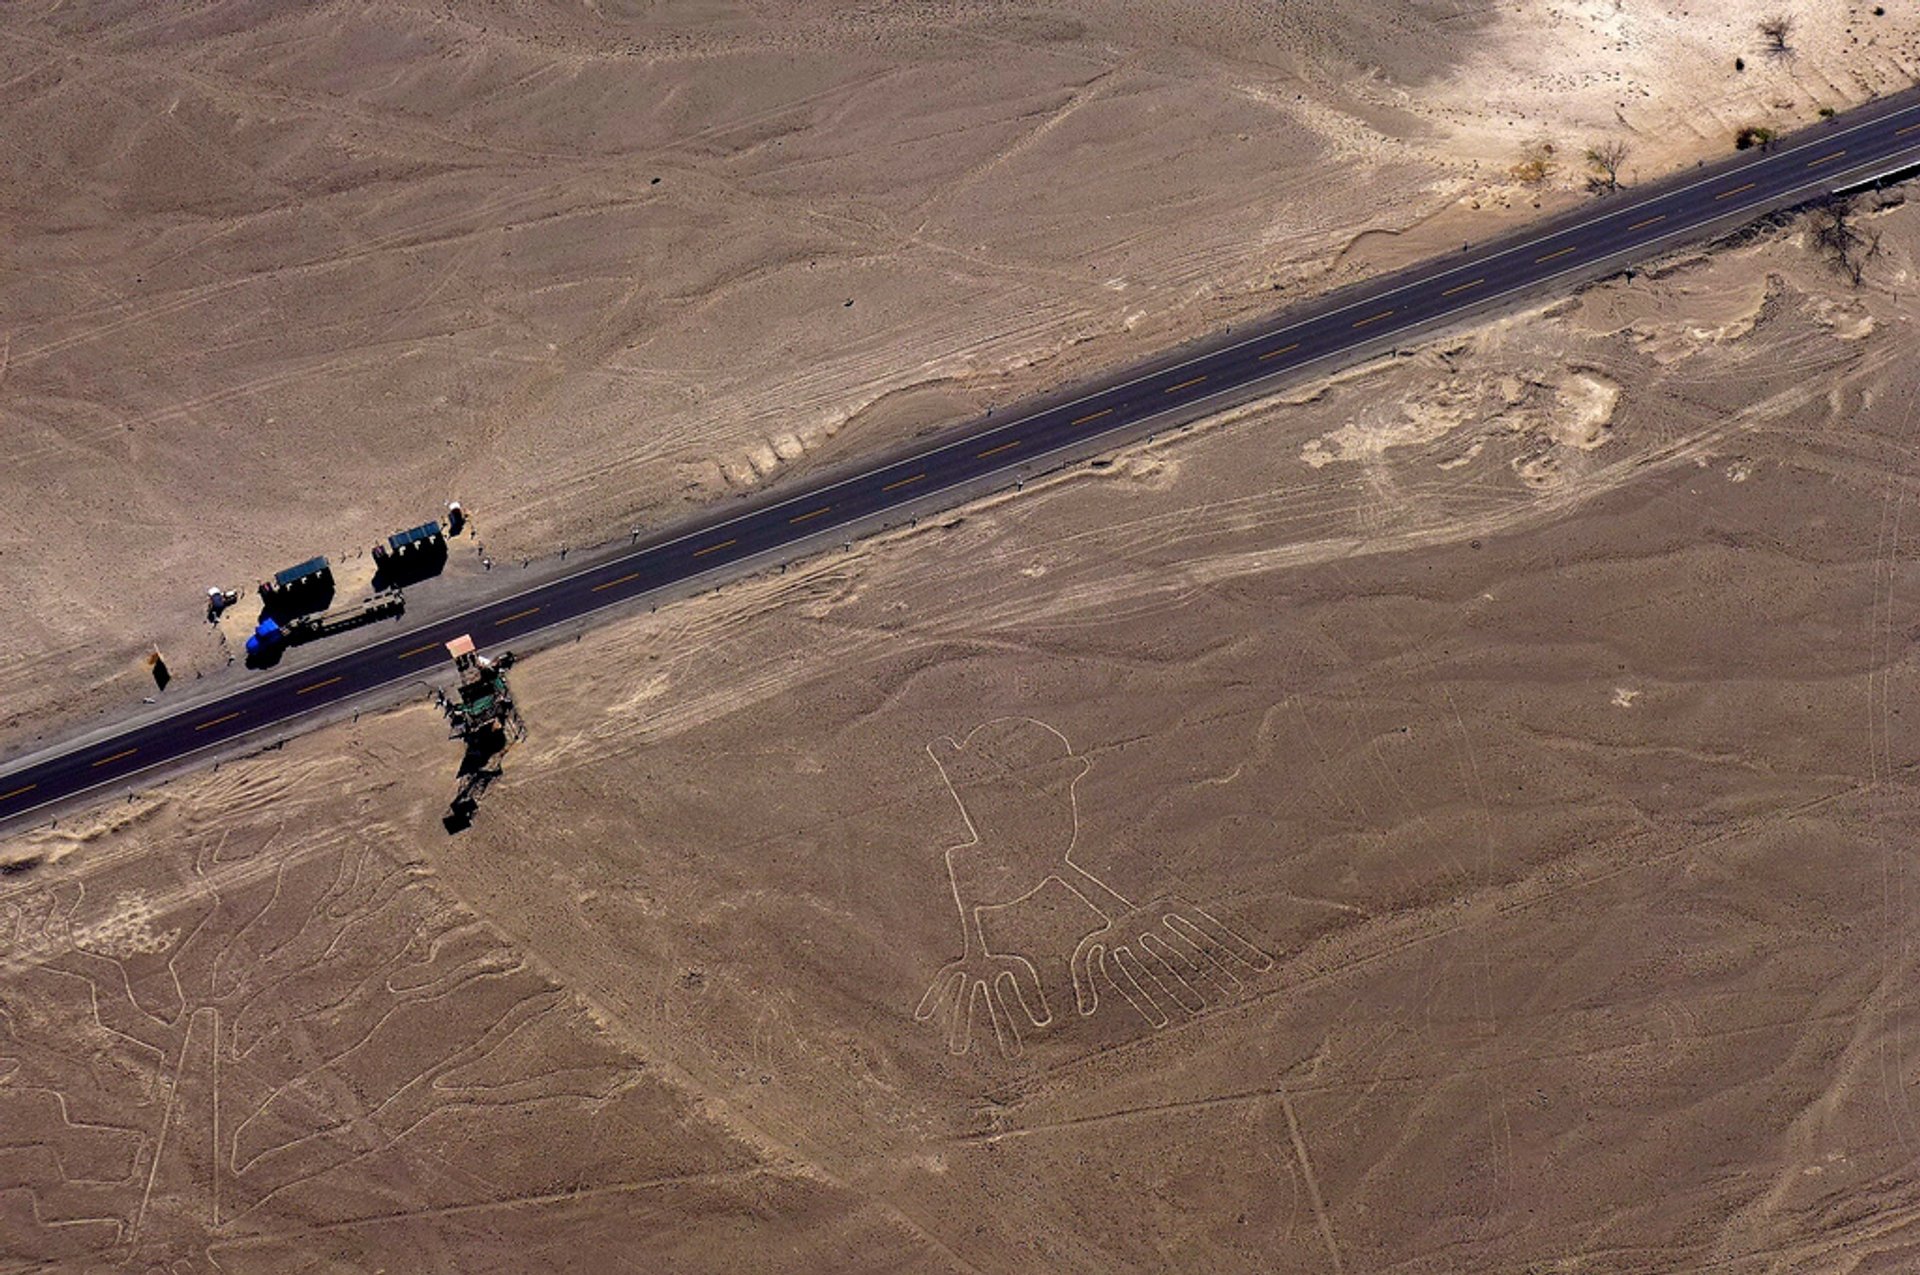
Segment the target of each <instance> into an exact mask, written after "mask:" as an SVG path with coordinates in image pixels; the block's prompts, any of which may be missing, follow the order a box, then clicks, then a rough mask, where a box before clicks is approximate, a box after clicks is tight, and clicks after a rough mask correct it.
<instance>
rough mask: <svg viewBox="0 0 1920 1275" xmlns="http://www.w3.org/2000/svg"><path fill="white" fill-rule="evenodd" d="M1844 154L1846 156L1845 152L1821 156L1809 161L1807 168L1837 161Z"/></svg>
mask: <svg viewBox="0 0 1920 1275" xmlns="http://www.w3.org/2000/svg"><path fill="white" fill-rule="evenodd" d="M1844 154H1846V152H1845V151H1835V152H1834V153H1833V154H1831V155H1822V156H1821V157H1820V158H1819V159H1810V160H1808V161H1807V167H1808V168H1813V167H1815V166H1816V165H1819V164H1825V163H1828V162H1829V161H1832V160H1836V159H1839V158H1840V157H1841V156H1842V155H1844Z"/></svg>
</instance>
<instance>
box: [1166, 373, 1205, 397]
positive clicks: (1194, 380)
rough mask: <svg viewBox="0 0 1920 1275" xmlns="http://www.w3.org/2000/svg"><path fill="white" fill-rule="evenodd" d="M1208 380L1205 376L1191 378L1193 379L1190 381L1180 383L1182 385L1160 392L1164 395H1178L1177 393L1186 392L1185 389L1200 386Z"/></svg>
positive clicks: (1168, 387)
mask: <svg viewBox="0 0 1920 1275" xmlns="http://www.w3.org/2000/svg"><path fill="white" fill-rule="evenodd" d="M1206 379H1207V378H1206V377H1205V376H1195V377H1191V378H1189V379H1187V380H1184V381H1182V382H1180V384H1178V385H1169V386H1167V388H1166V389H1164V390H1161V391H1160V392H1161V393H1162V394H1173V393H1176V392H1177V391H1180V390H1184V389H1186V388H1187V387H1188V386H1189V385H1198V384H1200V382H1202V381H1204V380H1206Z"/></svg>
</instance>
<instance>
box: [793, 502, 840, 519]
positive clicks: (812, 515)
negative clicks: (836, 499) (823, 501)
mask: <svg viewBox="0 0 1920 1275" xmlns="http://www.w3.org/2000/svg"><path fill="white" fill-rule="evenodd" d="M832 508H833V506H832V505H822V506H820V507H819V508H818V509H814V510H810V511H808V512H807V513H804V514H796V515H794V516H793V517H791V518H789V519H787V521H788V522H789V523H796V522H805V521H806V520H807V519H809V518H818V517H819V516H820V515H821V514H824V513H827V512H828V511H830V510H831V509H832Z"/></svg>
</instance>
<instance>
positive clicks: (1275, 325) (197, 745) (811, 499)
mask: <svg viewBox="0 0 1920 1275" xmlns="http://www.w3.org/2000/svg"><path fill="white" fill-rule="evenodd" d="M1913 162H1920V96H1916V95H1906V96H1903V97H1901V98H1896V99H1889V100H1887V101H1884V102H1881V103H1877V104H1875V105H1872V106H1869V107H1866V108H1863V109H1862V110H1860V111H1857V112H1854V113H1852V114H1851V115H1848V116H1843V117H1841V118H1839V119H1836V120H1832V121H1829V122H1828V123H1826V124H1824V125H1822V126H1821V127H1819V128H1816V129H1812V130H1809V131H1808V132H1806V133H1803V134H1798V135H1795V136H1793V137H1790V138H1787V139H1784V140H1783V141H1781V142H1779V143H1776V144H1775V145H1774V146H1773V147H1772V148H1770V149H1769V150H1768V151H1766V152H1750V153H1748V154H1747V155H1745V156H1740V157H1736V158H1734V159H1732V160H1730V161H1728V162H1724V163H1721V164H1718V165H1715V166H1712V167H1709V168H1703V169H1700V170H1697V171H1695V172H1690V173H1687V174H1684V175H1682V176H1680V177H1677V178H1673V179H1670V180H1668V181H1665V182H1663V183H1661V184H1659V185H1657V186H1649V187H1645V188H1643V189H1641V190H1639V191H1637V192H1630V193H1628V194H1626V195H1624V196H1620V197H1615V198H1612V199H1609V200H1606V201H1600V202H1596V203H1595V204H1594V205H1592V206H1591V207H1590V208H1589V209H1587V210H1586V211H1584V212H1583V213H1579V214H1575V215H1573V216H1571V217H1568V218H1563V219H1562V220H1561V221H1559V222H1557V223H1549V224H1547V225H1544V226H1542V227H1541V228H1539V229H1538V230H1537V231H1535V232H1533V233H1531V234H1520V235H1516V236H1512V237H1509V238H1508V239H1507V240H1506V241H1504V242H1502V243H1497V244H1493V245H1488V246H1486V247H1484V248H1480V249H1477V250H1470V251H1463V252H1461V253H1460V254H1459V255H1458V256H1456V257H1452V258H1448V259H1444V260H1440V261H1436V262H1432V263H1429V264H1428V265H1426V266H1424V267H1421V268H1418V269H1415V270H1412V271H1409V272H1406V273H1403V274H1401V275H1398V276H1396V277H1394V278H1390V279H1387V280H1383V281H1381V282H1379V283H1378V284H1375V285H1373V286H1371V287H1366V288H1362V289H1358V290H1355V291H1353V292H1352V293H1350V294H1347V295H1345V296H1342V297H1338V298H1335V299H1334V300H1333V301H1331V302H1329V303H1325V304H1322V305H1321V306H1319V307H1317V308H1316V309H1315V310H1313V311H1311V312H1304V313H1302V314H1299V315H1295V316H1291V317H1290V316H1289V315H1284V314H1283V315H1280V316H1278V317H1276V318H1274V319H1272V320H1269V321H1267V322H1264V323H1262V324H1260V325H1257V326H1256V327H1255V328H1253V329H1249V330H1243V331H1241V332H1239V333H1236V334H1234V335H1232V336H1231V337H1223V338H1219V339H1216V340H1215V341H1213V342H1211V343H1210V344H1209V345H1208V346H1206V347H1204V348H1201V349H1199V350H1197V351H1195V352H1193V353H1192V354H1190V355H1188V356H1185V357H1177V358H1163V359H1161V360H1159V361H1158V362H1156V363H1152V364H1147V365H1143V366H1142V367H1141V368H1140V369H1138V370H1137V371H1136V372H1135V373H1132V374H1123V375H1120V376H1118V377H1115V378H1112V379H1111V380H1110V381H1108V382H1107V383H1105V384H1102V385H1100V386H1098V387H1097V388H1094V389H1090V390H1088V391H1087V392H1085V393H1084V394H1081V395H1078V396H1077V397H1071V398H1070V399H1069V400H1068V401H1060V400H1057V399H1056V400H1055V401H1052V402H1049V403H1046V404H1044V405H1041V406H1038V407H1034V408H1031V409H1027V410H1023V411H1019V412H1017V413H1015V414H1014V415H1012V416H1010V417H1008V418H1005V419H1000V420H994V419H992V418H991V417H990V418H989V419H987V420H985V421H979V422H974V423H972V424H970V425H967V426H964V427H958V428H955V429H953V430H950V431H948V432H947V433H945V434H942V435H937V436H935V437H934V438H933V439H932V440H931V441H929V442H926V443H925V444H923V445H921V446H919V447H918V448H917V449H913V450H908V451H905V452H901V453H898V454H895V455H893V456H890V457H887V458H884V459H881V460H877V461H875V462H873V463H872V464H871V465H869V466H868V467H866V468H864V469H861V470H859V471H857V472H853V473H850V474H847V475H844V476H838V477H828V478H822V479H816V480H814V481H813V482H811V483H809V484H803V485H800V486H797V487H796V488H795V489H793V490H792V491H790V492H785V493H775V494H772V495H770V496H768V497H767V498H765V499H763V500H761V501H759V502H757V503H755V504H754V505H752V506H750V507H747V508H745V509H743V510H742V511H741V512H738V513H735V514H732V515H731V516H723V517H710V518H709V519H708V520H707V521H706V522H705V523H704V524H701V525H693V526H691V527H690V528H689V529H686V530H680V531H677V532H669V533H666V534H663V535H661V536H659V537H656V538H655V539H653V540H651V541H648V542H644V543H641V544H639V545H637V546H635V547H634V549H633V550H632V551H631V552H629V553H626V554H624V555H622V556H620V557H618V558H615V559H612V560H609V561H604V562H601V563H599V564H597V565H593V566H590V567H586V568H584V569H582V570H580V571H577V572H575V573H574V574H572V575H569V576H566V577H564V578H561V579H558V580H553V581H550V582H548V583H545V584H541V585H538V586H536V587H533V588H530V589H527V590H524V591H522V592H519V593H516V594H514V595H513V596H511V597H505V598H502V599H500V600H499V601H497V602H492V603H488V604H486V605H484V606H480V607H477V608H474V609H472V610H469V611H466V612H463V613H461V614H459V615H456V616H453V617H450V618H447V619H444V620H436V621H431V622H427V623H422V624H418V625H415V626H413V627H409V628H406V629H404V630H402V631H400V632H399V633H398V634H397V635H396V636H393V637H389V638H387V639H386V640H384V641H379V642H374V643H372V644H370V645H365V646H360V647H358V648H355V649H350V650H343V651H342V652H341V653H340V654H339V655H337V656H334V657H333V658H331V659H328V660H325V661H324V662H320V663H317V664H312V665H309V666H306V667H303V668H300V669H297V670H286V671H282V672H277V673H274V672H268V673H260V674H255V675H253V680H251V681H249V682H248V683H247V684H246V685H244V686H243V687H241V688H239V689H236V690H234V691H232V692H231V693H229V694H227V695H225V696H223V697H221V698H219V699H215V700H213V701H211V702H208V703H202V704H199V705H196V706H194V707H192V708H190V709H185V710H182V711H180V712H178V713H175V714H172V715H169V716H163V717H160V718H158V719H157V720H152V721H148V722H145V723H143V724H140V725H137V726H134V727H132V728H130V729H128V730H126V731H124V732H122V733H119V734H116V735H113V736H111V737H110V738H105V739H98V740H94V741H92V742H88V743H85V744H82V745H79V746H75V747H73V748H70V749H68V750H66V751H63V752H58V753H54V754H51V755H42V756H40V757H37V758H28V759H26V760H25V761H24V762H23V763H22V764H20V765H18V766H16V768H15V769H14V770H12V771H11V772H8V773H5V774H0V823H5V824H12V823H15V822H17V821H19V820H21V819H22V817H24V816H30V815H34V814H36V813H40V814H44V813H47V812H48V811H49V808H50V807H52V806H54V805H55V804H56V803H61V802H66V801H70V800H72V799H74V798H77V797H80V796H83V795H85V794H88V793H97V794H98V793H105V792H109V791H111V792H118V791H122V790H124V789H125V788H126V787H127V786H128V785H129V782H130V781H133V780H136V779H137V778H139V777H141V776H143V775H145V774H147V772H150V771H154V770H156V769H158V768H161V767H166V766H171V765H175V764H178V763H181V762H183V761H185V760H187V759H190V758H192V757H194V756H196V755H205V754H207V753H210V752H212V751H214V750H216V749H218V748H220V747H222V746H224V745H230V744H233V743H234V742H235V741H237V740H240V739H242V738H243V737H246V736H249V735H253V734H256V733H258V732H262V731H264V730H266V729H268V728H270V727H275V726H284V725H285V724H286V723H288V722H290V721H294V720H295V719H299V718H302V717H311V716H316V715H318V714H319V713H320V712H321V711H322V710H325V709H327V708H328V707H329V706H336V705H339V704H340V703H341V702H342V701H344V700H346V699H348V698H351V697H356V696H360V695H363V694H366V693H367V692H369V691H374V690H378V689H379V688H382V687H391V686H393V685H395V684H397V683H402V682H406V681H410V680H414V679H417V678H419V677H421V676H423V675H426V674H429V673H431V672H434V671H436V670H438V669H440V668H442V667H443V666H444V665H445V662H446V654H445V650H444V643H446V642H447V641H448V640H449V639H451V638H454V637H457V636H459V635H460V634H462V633H471V634H472V635H473V638H474V640H475V641H476V642H477V643H479V644H480V645H481V646H482V647H483V648H498V647H500V646H502V645H503V644H507V643H511V642H513V641H514V640H516V639H524V638H527V637H528V636H530V635H532V634H534V633H537V632H539V631H541V630H544V629H548V628H551V627H553V626H555V625H558V624H564V623H566V622H568V621H573V620H578V619H580V618H582V617H584V616H587V615H590V614H592V613H594V612H597V611H601V610H604V609H606V608H608V607H612V606H614V605H616V604H618V603H621V602H627V601H631V600H632V599H635V598H638V597H642V596H644V595H646V594H648V593H652V592H655V591H657V590H661V589H664V588H667V587H669V586H673V585H678V584H681V583H683V582H685V581H688V580H691V579H695V578H697V577H700V576H704V575H707V574H708V573H713V572H721V571H724V570H726V569H727V568H729V567H734V568H738V567H739V566H741V565H742V564H745V563H747V562H749V561H752V560H759V561H765V560H767V559H768V557H769V556H770V555H775V554H778V553H780V552H781V551H783V550H786V551H794V550H796V549H797V548H798V547H799V546H801V545H802V544H803V542H808V541H814V540H817V538H818V537H820V536H821V534H822V533H830V532H833V531H835V530H846V531H849V532H851V530H852V529H855V528H865V527H871V526H873V525H875V521H876V519H877V518H878V517H880V516H883V515H885V514H886V513H888V512H889V511H898V510H903V509H905V508H906V507H908V506H924V505H925V504H927V503H929V502H931V501H937V500H938V499H939V498H941V497H942V496H943V495H944V496H946V497H947V498H948V499H950V500H957V499H959V498H961V497H962V496H963V495H965V494H967V493H972V492H978V491H981V490H983V489H985V488H986V487H988V486H991V485H994V484H995V482H996V480H997V481H1000V482H1006V481H1010V480H1011V479H1012V478H1013V477H1015V476H1017V475H1020V474H1027V473H1035V472H1039V471H1042V470H1044V469H1046V468H1048V467H1049V466H1050V465H1054V464H1059V463H1062V462H1064V460H1066V459H1068V458H1070V457H1072V456H1076V455H1083V454H1086V453H1087V452H1088V451H1090V450H1094V449H1097V448H1098V447H1099V446H1100V444H1101V443H1102V442H1103V441H1105V442H1114V441H1118V440H1119V439H1120V438H1121V437H1123V436H1126V435H1130V434H1136V433H1138V432H1140V431H1142V430H1144V429H1150V428H1153V427H1154V426H1155V425H1156V424H1159V423H1162V422H1167V423H1171V422H1174V421H1177V420H1180V419H1185V418H1191V417H1192V416H1195V415H1197V414H1201V413H1204V412H1205V411H1207V410H1210V409H1212V408H1215V407H1219V406H1224V405H1225V404H1226V403H1227V402H1229V401H1233V400H1235V399H1244V398H1246V397H1248V396H1249V395H1250V394H1253V393H1257V392H1260V390H1261V389H1262V388H1264V387H1266V386H1269V385H1271V384H1272V383H1274V382H1277V381H1279V380H1281V379H1283V378H1286V377H1288V376H1290V375H1291V376H1299V375H1301V374H1304V373H1308V372H1316V371H1324V370H1327V369H1328V368H1329V367H1330V366H1331V365H1332V364H1334V363H1336V362H1339V361H1341V360H1346V359H1352V358H1356V357H1361V356H1363V355H1365V354H1366V353H1368V352H1370V351H1372V350H1374V349H1376V348H1382V347H1384V345H1386V344H1390V343H1391V342H1393V341H1394V340H1395V339H1398V338H1404V337H1407V336H1410V335H1413V334H1416V333H1419V332H1422V331H1426V330H1429V329H1431V328H1433V327H1434V326H1436V325H1437V324H1439V323H1442V322H1445V321H1448V320H1453V319H1458V318H1460V317H1463V316H1464V315H1466V314H1467V313H1469V312H1472V311H1475V310H1482V309H1487V308H1490V307H1493V306H1497V305H1498V304H1499V303H1500V302H1501V301H1502V300H1503V299H1510V298H1514V297H1516V296H1518V295H1520V294H1523V293H1527V294H1530V293H1535V292H1537V291H1539V290H1541V289H1543V288H1546V287H1551V286H1552V285H1554V284H1555V283H1556V282H1561V283H1565V282H1571V281H1573V280H1575V279H1577V278H1581V277H1590V276H1592V275H1594V274H1595V273H1597V272H1601V271H1604V270H1606V269H1610V268H1615V267H1617V266H1619V265H1622V264H1625V263H1627V262H1629V261H1631V260H1633V259H1634V258H1635V257H1636V256H1649V255H1652V254H1654V253H1656V252H1658V251H1660V250H1662V249H1664V248H1666V247H1669V246H1671V245H1672V244H1673V243H1675V242H1678V241H1680V240H1682V239H1684V238H1687V237H1689V236H1699V235H1701V234H1703V233H1705V232H1707V231H1709V230H1713V229H1718V228H1723V227H1727V226H1731V225H1734V224H1737V223H1739V222H1740V221H1742V220H1746V219H1751V218H1753V217H1756V216H1758V215H1761V214H1763V213H1765V212H1767V211H1770V210H1772V209H1775V208H1778V207H1782V206H1785V205H1787V204H1791V203H1795V202H1798V201H1800V200H1803V199H1806V198H1809V197H1811V196H1814V195H1817V194H1820V193H1822V192H1823V191H1825V190H1829V189H1833V188H1836V187H1840V186H1844V185H1849V184H1853V183H1856V182H1859V181H1861V180H1863V179H1866V178H1870V177H1875V176H1879V175H1882V174H1886V173H1889V172H1891V171H1893V170H1895V169H1898V168H1899V167H1901V166H1902V165H1905V164H1908V163H1913Z"/></svg>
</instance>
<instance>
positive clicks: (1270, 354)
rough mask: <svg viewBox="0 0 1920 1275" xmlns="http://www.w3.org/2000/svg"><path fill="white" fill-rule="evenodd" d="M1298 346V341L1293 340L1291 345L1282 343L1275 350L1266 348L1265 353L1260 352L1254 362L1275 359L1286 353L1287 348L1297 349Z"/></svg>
mask: <svg viewBox="0 0 1920 1275" xmlns="http://www.w3.org/2000/svg"><path fill="white" fill-rule="evenodd" d="M1299 348H1300V343H1299V342H1298V341H1295V342H1294V343H1293V344H1292V345H1283V346H1281V347H1280V348H1279V349H1277V350H1268V351H1267V352H1266V353H1265V354H1262V355H1261V356H1260V357H1259V358H1257V359H1255V360H1254V362H1256V363H1265V362H1266V361H1267V360H1268V359H1277V358H1279V357H1280V356H1281V355H1282V354H1285V353H1287V352H1288V351H1289V350H1297V349H1299Z"/></svg>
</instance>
